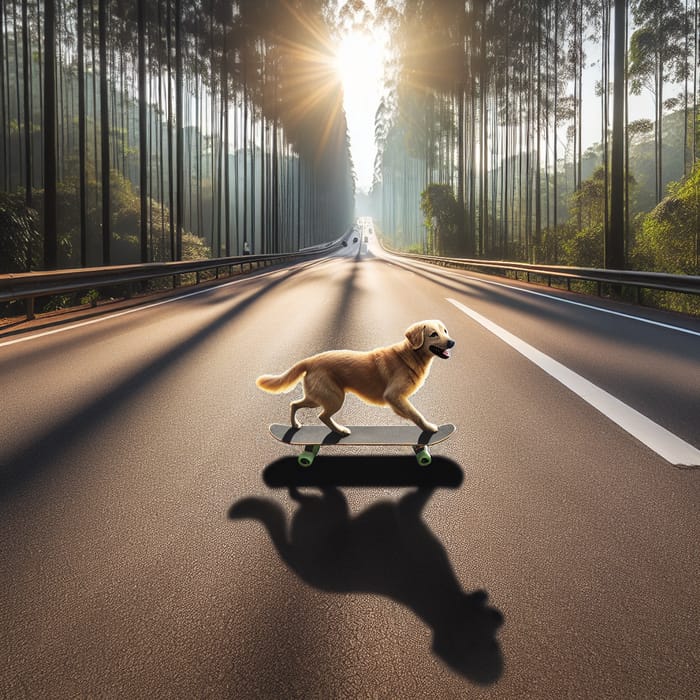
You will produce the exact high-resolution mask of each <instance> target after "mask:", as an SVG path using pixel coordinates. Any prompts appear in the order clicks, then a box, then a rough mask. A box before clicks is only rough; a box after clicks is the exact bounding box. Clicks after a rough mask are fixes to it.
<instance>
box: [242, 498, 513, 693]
mask: <svg viewBox="0 0 700 700" xmlns="http://www.w3.org/2000/svg"><path fill="white" fill-rule="evenodd" d="M320 490H321V493H320V494H316V493H303V494H302V493H301V492H299V490H298V489H297V487H296V486H291V487H290V488H289V492H290V495H291V496H292V498H293V499H294V500H295V501H297V503H298V504H299V507H298V508H297V510H296V512H295V513H294V516H293V518H292V521H291V523H290V524H289V525H288V524H287V518H286V515H285V511H284V510H283V508H282V507H281V506H280V504H279V503H277V502H276V501H274V500H272V499H265V498H245V499H242V500H240V501H238V502H237V503H234V505H233V506H232V507H231V509H230V511H229V517H230V518H231V519H233V520H241V519H246V518H247V519H253V520H259V521H260V522H261V523H262V524H263V525H264V527H265V528H266V529H267V532H268V534H269V535H270V539H271V540H272V542H273V543H274V545H275V547H276V548H277V550H278V552H279V554H280V557H281V558H282V560H283V561H284V562H285V563H286V564H287V566H289V567H290V569H292V571H294V572H295V573H296V574H297V575H298V576H299V577H300V578H301V579H302V580H303V581H305V582H306V583H308V584H309V585H311V586H314V587H315V588H318V589H320V590H324V591H329V592H333V593H375V594H380V595H385V596H388V597H390V598H392V599H393V600H396V601H397V602H399V603H401V604H403V605H405V606H406V607H408V608H409V609H410V610H412V611H413V612H414V613H415V614H416V615H417V616H418V617H419V618H420V619H421V620H423V622H425V624H427V625H428V627H430V629H431V630H432V632H433V644H432V648H433V652H434V653H435V654H437V656H438V657H439V658H441V659H442V660H443V661H444V662H446V663H447V664H448V665H449V666H450V667H451V668H452V669H453V670H455V671H457V672H458V673H460V674H462V675H463V676H466V677H467V678H469V679H471V680H472V681H474V682H477V683H480V684H484V685H486V684H489V683H493V682H495V681H496V680H497V679H498V678H499V677H500V676H501V674H502V670H503V660H502V656H501V651H500V647H499V644H498V642H497V641H496V633H497V630H498V628H499V627H500V626H501V624H502V623H503V616H502V614H501V613H500V611H499V610H497V609H496V608H493V607H489V606H488V605H487V593H486V592H485V591H474V592H472V593H465V592H464V591H463V590H462V588H461V586H460V584H459V581H458V580H457V577H456V576H455V573H454V570H453V568H452V566H451V564H450V562H449V559H448V556H447V553H446V551H445V548H444V547H443V545H442V544H441V543H440V541H439V540H438V539H437V537H435V535H434V534H433V533H432V531H431V530H430V528H429V527H428V526H427V525H426V523H425V521H424V520H423V518H422V511H423V508H424V506H425V504H426V503H427V502H428V500H429V499H430V497H431V495H432V493H433V489H431V488H428V489H426V488H423V489H420V488H419V489H417V490H414V491H411V492H409V493H407V494H406V495H404V496H403V497H402V498H401V499H400V500H399V501H397V502H394V501H381V502H379V503H376V504H374V505H372V506H371V507H370V508H368V509H366V510H365V511H363V512H362V513H360V514H359V515H357V516H355V517H352V516H351V513H350V509H349V507H348V503H347V500H346V498H345V496H344V495H343V494H342V492H341V491H340V490H339V489H338V488H337V487H335V486H324V487H321V489H320Z"/></svg>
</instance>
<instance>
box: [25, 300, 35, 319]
mask: <svg viewBox="0 0 700 700" xmlns="http://www.w3.org/2000/svg"><path fill="white" fill-rule="evenodd" d="M24 309H25V311H26V314H27V321H33V320H34V297H27V298H26V299H25V300H24Z"/></svg>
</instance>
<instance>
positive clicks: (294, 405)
mask: <svg viewBox="0 0 700 700" xmlns="http://www.w3.org/2000/svg"><path fill="white" fill-rule="evenodd" d="M289 406H290V408H291V409H292V413H291V416H290V419H289V424H290V425H291V426H292V427H293V428H301V423H299V421H298V420H297V419H296V412H297V411H298V410H299V409H300V408H317V407H318V404H317V403H316V402H315V401H312V400H311V399H309V398H308V397H306V396H302V397H301V398H300V399H297V400H296V401H292V402H291V403H290V404H289Z"/></svg>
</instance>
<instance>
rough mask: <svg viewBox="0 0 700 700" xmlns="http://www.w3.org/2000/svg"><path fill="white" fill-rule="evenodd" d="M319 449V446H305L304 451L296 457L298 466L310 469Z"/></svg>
mask: <svg viewBox="0 0 700 700" xmlns="http://www.w3.org/2000/svg"><path fill="white" fill-rule="evenodd" d="M320 447H321V446H320V445H307V446H306V447H305V449H304V451H303V452H302V453H301V454H300V455H299V456H298V457H297V462H298V463H299V465H300V466H302V467H310V466H311V464H312V463H313V461H314V457H316V455H317V454H318V450H319V448H320Z"/></svg>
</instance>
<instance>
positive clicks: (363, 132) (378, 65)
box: [333, 29, 386, 190]
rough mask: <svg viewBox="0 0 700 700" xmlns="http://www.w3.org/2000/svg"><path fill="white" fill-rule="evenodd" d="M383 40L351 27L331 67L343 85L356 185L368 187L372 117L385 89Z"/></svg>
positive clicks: (373, 150)
mask: <svg viewBox="0 0 700 700" xmlns="http://www.w3.org/2000/svg"><path fill="white" fill-rule="evenodd" d="M385 47H386V42H384V41H382V39H381V37H378V36H377V35H376V34H375V33H372V32H369V31H363V30H361V29H354V30H352V31H349V32H348V33H346V34H344V35H343V36H342V37H341V39H340V41H339V42H338V45H337V47H336V49H335V52H334V59H333V70H334V71H335V73H336V75H337V76H338V79H339V80H340V83H341V85H342V88H343V106H344V108H345V114H346V117H347V122H348V131H349V134H350V150H351V152H352V157H353V162H354V166H355V171H356V175H357V179H358V185H359V187H360V188H361V189H364V190H368V189H369V186H370V184H371V182H372V173H373V169H374V154H375V152H376V149H375V143H374V116H375V113H376V111H377V107H378V106H379V102H380V100H381V97H382V94H383V92H384V63H385V60H386V48H385Z"/></svg>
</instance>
